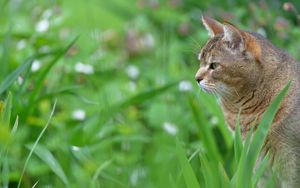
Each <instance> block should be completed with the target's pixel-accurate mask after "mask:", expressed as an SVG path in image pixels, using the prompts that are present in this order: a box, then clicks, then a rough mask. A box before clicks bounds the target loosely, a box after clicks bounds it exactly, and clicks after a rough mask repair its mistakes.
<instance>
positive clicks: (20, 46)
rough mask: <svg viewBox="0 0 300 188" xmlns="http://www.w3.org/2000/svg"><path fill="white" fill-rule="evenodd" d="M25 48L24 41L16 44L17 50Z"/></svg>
mask: <svg viewBox="0 0 300 188" xmlns="http://www.w3.org/2000/svg"><path fill="white" fill-rule="evenodd" d="M25 46H26V40H24V39H23V40H20V41H19V42H18V43H17V50H22V49H23V48H25Z"/></svg>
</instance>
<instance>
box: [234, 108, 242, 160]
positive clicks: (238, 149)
mask: <svg viewBox="0 0 300 188" xmlns="http://www.w3.org/2000/svg"><path fill="white" fill-rule="evenodd" d="M242 150H243V141H242V136H241V128H240V113H239V115H238V118H237V121H236V126H235V137H234V158H235V162H236V164H239V160H240V157H241V154H242Z"/></svg>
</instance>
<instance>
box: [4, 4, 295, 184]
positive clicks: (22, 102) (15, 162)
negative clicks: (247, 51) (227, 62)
mask: <svg viewBox="0 0 300 188" xmlns="http://www.w3.org/2000/svg"><path fill="white" fill-rule="evenodd" d="M157 2H158V3H156V1H135V0H129V1H123V0H111V1H104V0H101V1H96V0H90V1H87V2H83V1H79V0H74V1H51V0H49V1H43V2H40V1H39V2H38V1H25V0H20V1H18V2H15V1H6V0H4V1H1V2H0V5H1V6H0V7H1V8H0V9H1V13H2V15H3V16H1V17H0V27H1V28H2V29H1V31H0V59H1V67H2V68H1V70H0V73H1V74H0V78H1V81H0V97H1V98H0V100H1V103H0V112H1V114H0V171H1V172H0V184H1V185H0V186H1V187H18V186H19V187H44V186H51V187H105V188H110V187H124V188H125V187H145V188H152V187H178V188H182V187H188V188H194V187H197V188H198V187H254V186H255V185H256V184H257V182H258V181H259V180H260V177H261V175H262V174H263V172H264V171H265V170H266V169H268V163H267V162H268V161H267V158H265V159H263V160H262V162H261V164H260V165H259V168H258V170H257V172H258V173H256V174H255V175H254V174H253V173H252V172H253V168H254V162H255V160H256V159H257V156H258V152H259V150H260V148H261V145H262V143H263V139H262V138H263V137H265V135H266V132H267V130H268V126H269V125H270V122H271V121H272V117H273V116H274V113H275V111H276V109H277V108H278V104H279V102H280V98H282V96H283V95H284V93H285V92H286V90H287V88H285V90H283V92H282V93H281V94H280V95H279V96H278V98H277V99H276V100H275V101H274V102H273V104H272V105H271V106H270V108H269V111H268V112H267V113H266V114H265V116H264V117H265V118H264V119H263V120H262V121H261V122H260V126H259V127H260V129H259V130H257V131H256V132H255V136H254V137H253V139H250V137H248V141H246V143H245V144H242V142H241V135H240V133H239V132H238V131H237V132H235V134H232V133H230V131H229V130H228V128H227V125H226V123H225V121H224V117H223V115H222V111H221V109H220V107H219V105H218V102H217V100H216V99H215V98H214V97H213V96H210V95H207V94H205V93H203V92H201V91H200V90H199V88H198V87H197V84H196V83H194V73H195V72H196V70H197V68H198V62H197V58H196V54H197V53H198V52H199V50H200V47H201V46H202V45H203V44H204V43H205V41H206V40H207V38H208V36H207V32H206V31H205V29H204V28H203V27H202V26H201V24H200V21H199V18H200V16H201V14H202V13H204V12H210V13H211V14H213V16H215V17H216V18H219V19H222V18H224V16H225V17H226V14H223V13H228V14H230V15H229V16H231V18H232V20H231V22H233V23H236V24H238V25H241V26H242V27H243V28H245V29H249V30H257V29H260V30H263V31H264V32H266V33H267V35H268V38H270V40H271V41H272V42H274V43H275V44H277V45H279V46H280V47H282V48H285V49H287V50H288V51H290V52H291V53H292V54H293V55H295V57H299V53H297V49H296V48H295V46H297V44H298V43H299V40H300V32H299V29H298V28H297V27H296V24H297V23H296V22H295V15H294V14H293V13H291V12H288V11H284V10H283V9H282V8H281V6H277V5H281V4H282V2H281V1H276V2H277V5H275V4H276V3H275V4H274V3H273V1H272V2H271V3H268V1H266V2H267V6H263V5H262V4H259V3H255V2H252V3H248V2H247V1H243V0H239V1H234V2H233V1H232V2H231V1H228V2H226V1H224V2H219V1H215V0H211V1H207V2H206V1H205V2H204V1H199V0H188V1H182V3H179V4H177V1H173V0H172V1H171V0H170V1H167V0H166V1H157ZM178 2H179V1H178ZM293 3H294V4H295V6H296V5H297V3H298V2H296V1H295V2H293ZM212 5H214V6H212ZM226 7H227V8H228V7H234V9H233V10H234V11H233V13H232V14H231V12H228V11H226V10H227V8H226ZM253 9H255V10H256V13H255V14H253V13H252V10H253ZM249 15H251V16H249ZM279 15H280V16H279ZM227 16H228V15H227ZM282 18H283V19H282ZM278 19H279V22H278ZM280 24H286V25H285V27H284V28H285V29H284V32H283V30H282V28H281V25H280ZM286 28H288V29H286ZM80 66H81V68H80V69H79V68H78V67H80ZM237 125H238V124H237ZM268 183H269V185H270V186H271V185H272V183H273V180H272V178H271V179H270V180H269V181H268Z"/></svg>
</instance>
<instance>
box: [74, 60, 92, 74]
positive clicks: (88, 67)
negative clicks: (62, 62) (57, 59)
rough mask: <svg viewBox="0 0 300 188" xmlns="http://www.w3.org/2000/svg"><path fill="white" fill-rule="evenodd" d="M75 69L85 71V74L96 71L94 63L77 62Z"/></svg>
mask: <svg viewBox="0 0 300 188" xmlns="http://www.w3.org/2000/svg"><path fill="white" fill-rule="evenodd" d="M75 71H76V72H80V73H83V74H93V73H94V67H93V66H92V65H88V64H83V63H81V62H77V63H76V65H75Z"/></svg>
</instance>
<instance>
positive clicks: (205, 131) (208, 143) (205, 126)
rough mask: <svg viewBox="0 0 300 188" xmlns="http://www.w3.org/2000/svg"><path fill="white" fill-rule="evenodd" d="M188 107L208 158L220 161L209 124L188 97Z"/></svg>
mask: <svg viewBox="0 0 300 188" xmlns="http://www.w3.org/2000/svg"><path fill="white" fill-rule="evenodd" d="M189 105H190V108H191V111H192V115H193V118H194V120H195V122H196V124H197V125H198V126H197V128H198V134H199V136H200V137H201V139H202V141H203V144H204V146H205V148H206V149H207V153H208V156H210V158H211V159H212V160H214V161H216V162H219V161H221V157H220V155H219V152H218V149H217V148H218V147H217V144H216V141H215V139H214V136H213V133H212V130H211V127H210V123H208V122H207V118H206V117H205V115H204V114H203V112H202V111H200V110H199V109H198V106H197V105H196V104H195V100H194V99H193V98H192V97H189Z"/></svg>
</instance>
